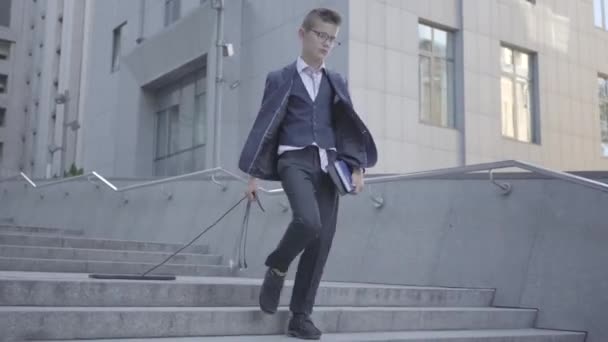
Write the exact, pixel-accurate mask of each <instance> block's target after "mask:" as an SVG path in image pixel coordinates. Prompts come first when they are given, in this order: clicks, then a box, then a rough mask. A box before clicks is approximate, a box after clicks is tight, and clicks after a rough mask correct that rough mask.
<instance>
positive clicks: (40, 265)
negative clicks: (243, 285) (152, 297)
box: [0, 257, 233, 276]
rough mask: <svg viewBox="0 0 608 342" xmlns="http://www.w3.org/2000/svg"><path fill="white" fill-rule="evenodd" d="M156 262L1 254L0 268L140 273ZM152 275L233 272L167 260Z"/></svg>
mask: <svg viewBox="0 0 608 342" xmlns="http://www.w3.org/2000/svg"><path fill="white" fill-rule="evenodd" d="M161 261H162V260H161ZM159 263H160V261H159ZM156 264H157V263H133V262H117V261H88V260H68V259H37V258H6V257H0V270H11V271H36V272H77V273H104V274H105V273H110V274H141V273H143V272H145V271H146V270H148V269H150V268H151V267H153V266H155V265H156ZM151 274H174V275H175V274H182V275H198V276H227V275H231V274H233V270H231V269H230V267H227V266H219V265H189V264H171V263H167V264H165V265H162V266H160V267H159V268H157V269H156V270H155V271H154V272H152V273H151Z"/></svg>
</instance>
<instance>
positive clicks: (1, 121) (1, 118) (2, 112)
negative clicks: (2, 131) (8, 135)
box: [0, 108, 6, 127]
mask: <svg viewBox="0 0 608 342" xmlns="http://www.w3.org/2000/svg"><path fill="white" fill-rule="evenodd" d="M5 124H6V108H0V127H4V125H5Z"/></svg>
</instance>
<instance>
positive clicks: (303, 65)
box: [296, 56, 325, 73]
mask: <svg viewBox="0 0 608 342" xmlns="http://www.w3.org/2000/svg"><path fill="white" fill-rule="evenodd" d="M296 66H297V68H298V72H299V73H302V72H303V71H304V69H306V68H311V69H312V67H311V66H309V65H308V64H306V62H305V61H304V59H302V56H298V60H297V62H296ZM323 69H325V62H323V64H321V68H319V71H321V70H323Z"/></svg>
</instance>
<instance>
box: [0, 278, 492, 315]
mask: <svg viewBox="0 0 608 342" xmlns="http://www.w3.org/2000/svg"><path fill="white" fill-rule="evenodd" d="M47 278H48V279H45V278H44V276H40V275H38V274H36V275H30V276H29V277H28V276H27V275H20V274H19V273H13V274H11V273H10V272H0V305H15V306H16V305H25V306H115V307H123V306H139V307H143V306H157V307H158V306H174V307H182V306H186V307H188V306H189V307H199V306H257V305H258V295H259V289H260V285H261V283H262V280H261V279H248V278H230V277H225V278H221V277H186V278H184V277H178V278H177V279H176V280H175V281H124V280H97V279H90V278H88V277H87V276H86V275H84V274H78V275H73V276H70V277H67V276H66V275H61V274H57V275H54V276H48V277H47ZM292 286H293V281H290V280H288V281H286V284H285V290H284V291H283V293H282V296H281V303H282V304H281V305H288V303H289V300H290V297H291V291H292ZM169 293H170V294H171V295H168V294H169ZM493 296H494V290H490V289H456V288H440V287H415V286H391V285H372V284H349V283H331V282H322V283H321V286H320V287H319V291H318V293H317V297H316V304H317V305H320V306H409V307H421V306H423V307H487V306H490V304H491V302H492V299H493Z"/></svg>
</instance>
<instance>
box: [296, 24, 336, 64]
mask: <svg viewBox="0 0 608 342" xmlns="http://www.w3.org/2000/svg"><path fill="white" fill-rule="evenodd" d="M339 29H340V28H339V27H338V26H336V25H334V24H331V23H326V22H323V21H321V20H319V19H317V20H315V21H314V24H313V25H312V28H311V29H309V30H306V29H304V28H300V30H299V31H298V34H299V36H300V40H301V41H302V54H303V55H305V56H307V57H308V58H312V59H314V60H317V61H324V60H325V58H327V56H328V55H329V52H330V51H331V50H332V48H333V47H334V46H335V44H336V43H337V41H336V39H337V35H338V31H339Z"/></svg>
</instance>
